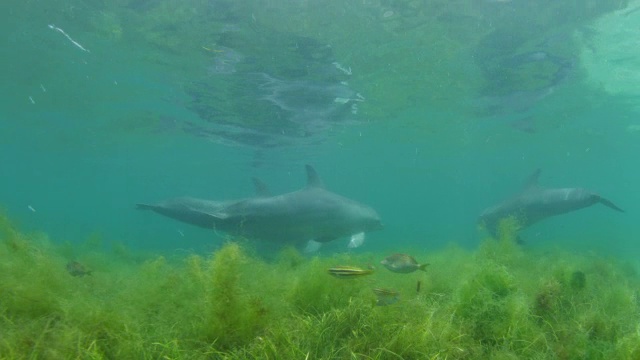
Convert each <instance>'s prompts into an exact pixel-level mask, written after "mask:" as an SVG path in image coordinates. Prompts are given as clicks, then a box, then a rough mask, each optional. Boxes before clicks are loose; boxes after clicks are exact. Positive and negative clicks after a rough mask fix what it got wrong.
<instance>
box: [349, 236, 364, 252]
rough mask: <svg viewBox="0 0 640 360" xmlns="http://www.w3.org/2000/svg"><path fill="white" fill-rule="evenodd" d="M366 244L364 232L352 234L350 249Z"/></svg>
mask: <svg viewBox="0 0 640 360" xmlns="http://www.w3.org/2000/svg"><path fill="white" fill-rule="evenodd" d="M362 244H364V233H363V232H359V233H357V234H353V235H351V240H349V245H348V247H349V249H355V248H357V247H360V246H362Z"/></svg>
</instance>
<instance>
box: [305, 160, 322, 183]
mask: <svg viewBox="0 0 640 360" xmlns="http://www.w3.org/2000/svg"><path fill="white" fill-rule="evenodd" d="M305 168H306V169H307V187H317V188H324V183H323V182H322V179H320V175H318V173H317V172H316V169H314V168H313V166H311V165H309V164H307V165H305Z"/></svg>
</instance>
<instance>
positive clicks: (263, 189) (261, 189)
mask: <svg viewBox="0 0 640 360" xmlns="http://www.w3.org/2000/svg"><path fill="white" fill-rule="evenodd" d="M251 180H252V181H253V186H254V187H255V188H256V195H258V196H261V197H269V196H271V192H270V191H269V188H268V187H267V184H265V183H264V182H262V180H260V179H258V178H256V177H253V178H251Z"/></svg>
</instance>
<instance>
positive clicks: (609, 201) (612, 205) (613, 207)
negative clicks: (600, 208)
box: [598, 197, 624, 212]
mask: <svg viewBox="0 0 640 360" xmlns="http://www.w3.org/2000/svg"><path fill="white" fill-rule="evenodd" d="M598 201H599V202H600V203H601V204H602V205H604V206H606V207H610V208H612V209H613V210H615V211H619V212H624V210H622V209H620V208H619V207H618V206H617V205H616V204H614V203H612V202H611V200H607V199H605V198H603V197H598Z"/></svg>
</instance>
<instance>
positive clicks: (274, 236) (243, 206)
mask: <svg viewBox="0 0 640 360" xmlns="http://www.w3.org/2000/svg"><path fill="white" fill-rule="evenodd" d="M306 170H307V186H306V187H305V188H303V189H300V190H297V191H293V192H290V193H286V194H282V195H275V196H271V195H270V194H269V191H268V189H267V187H266V185H264V183H262V182H261V181H260V180H258V179H255V178H254V179H253V182H254V185H255V187H256V192H257V196H256V197H252V198H246V199H239V200H226V201H214V200H204V199H196V198H190V197H181V198H175V199H169V200H165V201H162V202H159V203H157V204H137V208H138V209H148V210H153V211H155V212H157V213H159V214H162V215H164V216H167V217H170V218H173V219H176V220H179V221H182V222H185V223H189V224H192V225H196V226H200V227H203V228H207V229H213V230H220V231H223V232H225V233H227V234H230V235H236V236H243V237H246V238H249V239H257V240H265V241H271V242H275V243H281V244H299V243H301V242H306V241H311V240H312V241H315V242H318V243H322V242H328V241H332V240H335V239H338V238H341V237H344V236H349V235H351V236H352V244H354V245H359V244H360V243H361V241H362V239H363V235H364V233H365V232H369V231H372V230H377V229H381V228H382V223H381V222H380V217H379V216H378V213H377V212H376V211H375V210H374V209H372V208H371V207H369V206H366V205H363V204H360V203H358V202H356V201H354V200H351V199H348V198H346V197H343V196H340V195H338V194H335V193H333V192H330V191H328V190H326V189H325V188H324V185H323V183H322V180H321V179H320V177H319V176H318V174H317V173H316V171H315V170H314V169H313V167H311V166H310V165H306Z"/></svg>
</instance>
